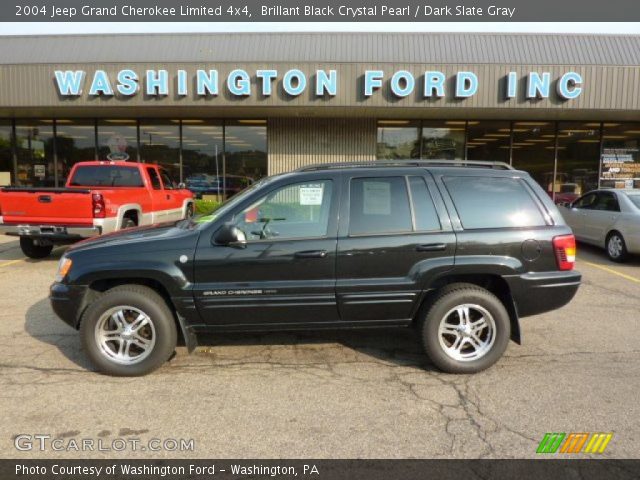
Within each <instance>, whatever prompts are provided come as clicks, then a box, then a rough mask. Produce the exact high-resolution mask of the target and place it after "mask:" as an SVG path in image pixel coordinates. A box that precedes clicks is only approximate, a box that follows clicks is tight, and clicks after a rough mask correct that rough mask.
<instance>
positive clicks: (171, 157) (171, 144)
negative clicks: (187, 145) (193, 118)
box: [140, 120, 180, 179]
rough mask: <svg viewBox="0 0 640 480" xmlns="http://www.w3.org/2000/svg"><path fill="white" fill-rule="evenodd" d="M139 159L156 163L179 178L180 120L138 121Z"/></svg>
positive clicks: (172, 175)
mask: <svg viewBox="0 0 640 480" xmlns="http://www.w3.org/2000/svg"><path fill="white" fill-rule="evenodd" d="M140 160H141V161H142V162H145V163H156V164H158V165H161V166H162V167H164V168H165V169H166V171H167V172H169V173H170V174H171V177H173V178H178V179H179V178H180V121H179V120H173V121H171V120H169V121H165V120H143V121H141V122H140Z"/></svg>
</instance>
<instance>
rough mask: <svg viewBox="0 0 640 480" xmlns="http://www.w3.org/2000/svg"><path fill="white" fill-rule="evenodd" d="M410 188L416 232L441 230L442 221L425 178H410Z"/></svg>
mask: <svg viewBox="0 0 640 480" xmlns="http://www.w3.org/2000/svg"><path fill="white" fill-rule="evenodd" d="M409 188H410V189H411V201H412V202H413V216H414V218H415V225H416V230H417V231H419V232H421V231H425V230H440V219H439V218H438V213H437V212H436V207H435V205H434V204H433V198H431V194H430V193H429V190H428V189H427V184H426V183H425V181H424V178H422V177H409Z"/></svg>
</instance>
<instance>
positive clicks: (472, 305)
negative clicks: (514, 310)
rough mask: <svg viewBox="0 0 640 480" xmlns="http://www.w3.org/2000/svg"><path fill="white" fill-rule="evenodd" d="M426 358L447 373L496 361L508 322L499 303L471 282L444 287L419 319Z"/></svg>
mask: <svg viewBox="0 0 640 480" xmlns="http://www.w3.org/2000/svg"><path fill="white" fill-rule="evenodd" d="M420 320H421V326H422V328H421V336H422V342H423V346H424V349H425V352H426V353H427V356H428V357H429V359H430V360H431V361H432V362H433V363H434V364H435V365H436V366H437V367H438V368H439V369H440V370H442V371H444V372H447V373H475V372H479V371H481V370H484V369H486V368H489V367H490V366H491V365H493V364H494V363H496V362H497V361H498V359H500V357H501V356H502V354H503V353H504V351H505V350H506V348H507V344H508V343H509V338H510V333H511V325H510V322H509V314H508V313H507V310H506V309H505V307H504V305H503V304H502V302H501V301H500V300H499V299H498V298H497V297H496V296H495V295H494V294H492V293H491V292H489V291H488V290H485V289H483V288H480V287H478V286H476V285H473V284H466V283H457V284H452V285H448V286H446V287H444V288H443V289H442V290H441V291H440V292H439V294H438V296H437V297H436V299H435V301H434V302H433V303H432V304H431V306H430V307H429V308H428V309H427V313H426V315H424V316H423V317H422V318H421V319H420Z"/></svg>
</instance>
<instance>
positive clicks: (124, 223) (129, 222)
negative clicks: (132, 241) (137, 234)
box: [120, 217, 136, 230]
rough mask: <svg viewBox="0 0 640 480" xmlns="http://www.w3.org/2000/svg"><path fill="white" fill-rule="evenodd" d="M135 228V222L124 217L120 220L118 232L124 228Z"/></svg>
mask: <svg viewBox="0 0 640 480" xmlns="http://www.w3.org/2000/svg"><path fill="white" fill-rule="evenodd" d="M135 226H136V222H135V221H134V220H133V219H132V218H129V217H124V218H123V219H122V226H121V227H120V230H124V229H125V228H133V227H135Z"/></svg>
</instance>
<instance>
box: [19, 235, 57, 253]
mask: <svg viewBox="0 0 640 480" xmlns="http://www.w3.org/2000/svg"><path fill="white" fill-rule="evenodd" d="M20 249H21V250H22V253H24V254H25V255H26V256H27V257H29V258H45V257H48V256H49V254H50V253H51V250H53V245H36V243H35V240H34V239H33V238H29V237H20Z"/></svg>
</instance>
